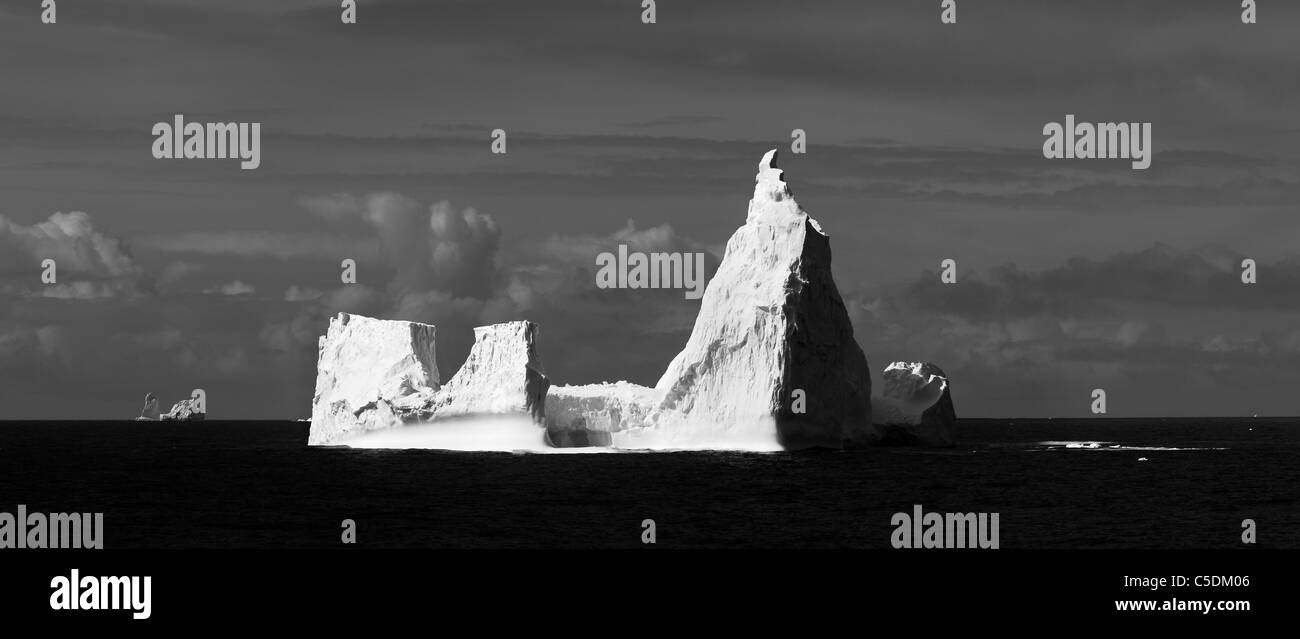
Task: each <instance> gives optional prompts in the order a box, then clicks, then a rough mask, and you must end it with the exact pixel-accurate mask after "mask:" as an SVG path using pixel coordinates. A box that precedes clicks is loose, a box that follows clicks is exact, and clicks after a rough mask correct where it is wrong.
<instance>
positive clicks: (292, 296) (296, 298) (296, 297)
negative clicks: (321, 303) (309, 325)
mask: <svg viewBox="0 0 1300 639" xmlns="http://www.w3.org/2000/svg"><path fill="white" fill-rule="evenodd" d="M324 294H325V293H323V292H322V291H320V290H318V289H314V288H309V287H300V286H298V285H296V284H295V285H293V286H290V287H289V288H288V289H286V290H285V291H284V301H286V302H310V301H312V300H317V299H320V297H321V296H322V295H324Z"/></svg>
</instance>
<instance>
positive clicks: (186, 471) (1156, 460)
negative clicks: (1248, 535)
mask: <svg viewBox="0 0 1300 639" xmlns="http://www.w3.org/2000/svg"><path fill="white" fill-rule="evenodd" d="M307 428H308V425H307V424H305V423H292V422H207V423H199V424H175V423H136V422H40V423H21V422H0V512H11V513H12V512H15V510H16V508H17V505H18V504H25V505H26V506H27V508H28V511H29V512H103V513H104V521H105V523H104V528H105V533H104V537H105V547H106V548H146V549H151V548H303V547H337V546H338V545H339V535H340V532H341V531H340V522H341V521H342V520H343V519H353V520H355V521H356V522H357V532H358V545H360V546H364V547H386V548H413V547H420V548H445V547H454V548H461V547H491V548H503V547H541V548H556V547H559V548H570V547H571V548H591V547H636V546H640V545H641V541H640V538H641V531H642V529H641V522H642V520H644V519H654V520H655V523H656V529H657V538H658V539H657V541H658V545H659V547H661V548H662V547H711V548H725V547H765V548H790V547H796V548H888V547H889V539H890V533H891V532H892V530H893V527H892V526H891V525H890V518H891V516H892V514H893V513H895V512H909V513H910V512H911V510H912V507H913V505H914V504H921V505H922V506H923V507H924V509H925V510H926V511H927V512H930V511H937V512H997V513H999V517H1000V543H1001V547H1003V548H1243V547H1244V546H1243V544H1242V543H1241V539H1240V535H1241V521H1242V520H1243V519H1247V518H1250V519H1254V520H1255V522H1256V523H1257V526H1258V535H1259V543H1258V544H1257V546H1258V547H1264V548H1300V419H1233V420H1224V419H1182V420H1050V421H1049V420H1014V421H1007V420H1001V421H998V420H963V421H962V422H961V423H960V432H961V434H962V439H963V441H964V443H963V444H962V445H960V446H958V447H957V448H955V449H951V450H919V449H901V448H893V449H874V450H866V451H849V452H829V451H811V452H797V453H722V452H671V453H617V454H592V455H585V454H570V455H548V454H514V453H464V452H446V451H432V450H409V451H404V450H352V449H342V448H309V447H307V446H306V445H305V442H306V440H307ZM1089 442H1095V447H1092V446H1093V444H1091V443H1089ZM1151 448H1165V449H1172V450H1151ZM1140 458H1146V460H1145V461H1141V460H1140Z"/></svg>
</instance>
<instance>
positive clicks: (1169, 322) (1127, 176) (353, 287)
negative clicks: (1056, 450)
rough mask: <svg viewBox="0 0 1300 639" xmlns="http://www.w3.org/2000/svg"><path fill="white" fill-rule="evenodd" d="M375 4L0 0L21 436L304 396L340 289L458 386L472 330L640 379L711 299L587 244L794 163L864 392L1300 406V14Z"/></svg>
mask: <svg viewBox="0 0 1300 639" xmlns="http://www.w3.org/2000/svg"><path fill="white" fill-rule="evenodd" d="M358 4H359V7H358V22H357V24H355V25H344V24H341V23H340V20H339V13H340V9H339V6H338V3H336V2H332V1H323V0H277V1H276V2H264V1H258V0H222V1H220V2H218V1H216V0H191V1H170V2H145V1H140V0H112V1H111V2H108V1H104V0H95V1H90V0H80V1H79V0H63V1H62V2H59V3H58V5H57V7H58V14H57V15H58V22H57V24H53V25H46V24H41V22H40V17H39V16H40V3H39V2H35V1H33V0H0V79H3V81H0V419H116V418H131V417H134V416H135V415H137V414H138V413H139V410H140V408H141V406H142V405H143V397H144V395H145V394H146V393H150V392H152V393H155V394H157V395H158V396H159V397H160V398H161V399H162V403H163V404H164V405H165V406H167V405H170V404H171V403H172V402H174V401H177V400H179V399H182V398H185V397H187V396H188V395H189V393H190V390H191V389H193V388H202V389H204V390H205V392H206V393H207V398H208V409H209V416H210V417H212V418H225V419H293V418H299V417H305V416H307V415H308V414H309V413H310V406H311V398H312V393H313V388H314V383H315V358H316V343H317V338H318V337H319V336H320V335H321V334H323V333H324V331H325V329H326V327H327V325H328V319H329V317H330V316H331V315H333V314H335V313H338V312H354V313H362V314H366V315H372V316H378V317H386V318H395V319H407V320H416V321H422V322H429V323H434V324H436V325H437V326H438V340H439V341H438V360H439V368H440V369H441V370H442V372H443V376H444V378H448V377H450V375H451V373H452V372H454V371H455V370H456V369H457V368H458V367H459V365H460V363H461V362H462V361H463V359H464V357H465V355H466V354H467V352H468V349H469V346H470V344H471V343H472V328H473V327H474V326H478V325H483V324H488V323H493V322H499V321H506V320H512V319H530V320H533V321H535V322H537V323H538V325H539V327H540V330H539V340H540V345H539V348H540V352H541V356H542V360H543V363H544V365H545V367H546V372H547V373H548V375H549V376H550V377H551V379H552V381H553V383H557V384H577V383H590V382H596V381H602V380H618V379H627V380H629V381H633V382H638V383H642V384H653V383H654V382H655V381H656V380H657V379H658V377H659V375H660V374H661V373H662V372H663V370H664V368H665V367H666V366H667V364H668V362H669V360H670V359H671V358H672V356H673V355H674V354H675V353H676V352H677V351H678V350H680V348H681V347H682V345H684V344H685V342H686V338H687V336H688V335H689V333H690V328H691V325H692V323H693V320H694V317H695V313H696V311H697V309H698V308H699V302H698V301H692V300H687V299H684V296H683V295H682V294H681V291H643V290H642V291H628V290H604V289H598V288H596V286H595V279H594V274H595V256H596V255H597V254H598V253H600V252H603V251H612V250H615V247H616V246H617V245H618V244H619V243H625V244H629V245H630V246H632V247H635V248H637V249H639V250H644V251H704V252H707V253H708V255H709V264H710V265H711V268H715V267H716V264H717V261H718V260H719V259H720V258H721V257H722V253H723V248H724V246H725V244H726V240H727V238H728V237H729V236H730V234H731V233H732V232H733V231H734V230H735V229H736V228H737V227H738V226H740V225H741V224H743V222H744V216H745V211H746V203H747V200H748V197H749V195H750V194H751V192H752V189H753V178H754V173H755V170H756V168H757V162H758V160H759V158H760V157H761V156H762V154H763V153H764V152H765V151H766V150H768V149H771V148H778V149H781V159H780V162H781V167H782V168H783V169H784V170H785V174H786V180H787V181H788V182H789V184H790V185H791V187H792V189H793V191H794V194H795V196H796V198H797V199H798V201H799V202H800V204H801V205H802V206H803V207H804V208H805V209H806V210H807V211H808V212H809V214H811V215H812V216H813V217H815V218H816V219H817V220H818V221H819V222H820V224H821V225H822V227H823V228H824V229H825V230H826V231H827V232H828V233H829V234H830V236H831V247H832V251H833V252H834V260H835V261H834V274H835V279H836V283H837V284H838V286H839V289H840V291H841V294H842V295H843V297H844V298H845V304H846V306H847V308H848V310H849V313H850V317H851V318H852V320H853V324H854V331H855V336H856V338H857V340H858V342H859V343H860V344H861V345H862V347H863V349H864V351H865V353H866V355H867V358H868V361H869V362H870V365H871V368H872V369H873V371H875V373H876V382H877V383H879V372H880V371H882V370H883V369H884V368H885V366H887V365H888V364H889V363H890V362H892V361H895V360H907V361H923V360H924V361H931V362H934V363H936V364H938V365H939V366H940V367H942V368H943V369H944V370H945V371H946V372H947V373H948V375H949V378H950V381H951V385H952V386H951V388H952V394H953V400H954V404H955V406H956V408H957V412H958V415H959V416H963V417H1053V416H1087V415H1089V414H1090V413H1089V409H1090V407H1091V405H1092V397H1091V393H1092V390H1093V389H1095V388H1102V389H1105V390H1106V391H1107V397H1108V415H1109V416H1196V415H1229V416H1236V415H1249V414H1254V413H1258V414H1260V415H1296V414H1300V405H1297V400H1296V399H1295V398H1294V393H1292V392H1290V389H1291V388H1294V387H1295V386H1296V385H1297V384H1300V321H1297V320H1300V248H1298V247H1297V242H1296V241H1295V240H1296V239H1297V238H1300V216H1298V215H1297V213H1298V211H1297V205H1296V203H1297V202H1298V201H1300V198H1297V195H1300V171H1298V168H1300V153H1298V152H1297V150H1296V146H1297V143H1300V125H1297V121H1296V113H1297V108H1296V107H1297V105H1300V82H1297V81H1296V77H1297V74H1296V71H1297V68H1298V67H1297V65H1298V64H1300V40H1298V39H1297V38H1295V35H1294V34H1295V33H1296V30H1297V29H1300V6H1296V5H1295V3H1262V4H1264V5H1265V6H1263V7H1261V8H1260V13H1259V18H1258V20H1259V22H1258V23H1257V24H1253V25H1244V24H1242V23H1241V21H1240V12H1241V9H1240V8H1239V3H1238V2H1235V1H1233V2H1217V1H1216V2H1208V1H1207V2H1180V1H1172V0H1170V1H1159V0H1154V1H1145V2H1119V1H1115V0H1097V1H1089V2H1079V1H1077V0H1069V1H1064V0H1061V1H1055V0H1047V1H1037V2H1033V3H1029V2H1022V1H1016V0H980V1H979V2H968V1H965V0H959V2H958V5H959V6H958V22H957V24H953V25H944V24H941V23H940V21H939V3H938V2H937V1H936V2H929V1H926V2H915V1H911V0H882V1H864V0H844V1H841V0H803V1H801V2H793V1H779V0H743V1H742V0H709V1H696V0H692V1H690V2H687V1H685V0H662V1H660V2H658V4H657V7H656V9H657V16H656V17H657V22H656V23H655V24H651V25H647V24H643V23H642V22H641V13H642V8H641V6H640V5H641V3H640V2H639V0H551V1H548V2H530V1H529V2H526V1H522V0H511V1H505V0H474V1H453V0H447V1H413V0H361V1H360V2H359V3H358ZM175 114H183V115H184V116H185V117H186V119H187V120H190V121H213V122H218V121H219V122H228V121H230V122H234V121H238V122H259V123H261V130H262V137H261V156H262V163H261V166H260V167H259V168H258V169H256V170H252V171H246V170H241V169H240V168H239V163H238V162H237V161H234V160H191V161H178V160H158V159H155V158H154V157H153V156H152V155H151V153H150V149H151V146H152V143H153V136H152V134H151V129H152V127H153V125H154V123H156V122H160V121H167V122H170V121H171V119H172V117H173V116H174V115H175ZM1066 114H1074V115H1075V116H1076V118H1077V119H1078V120H1079V121H1087V122H1111V121H1116V122H1150V123H1151V125H1152V131H1153V144H1154V152H1155V155H1154V159H1153V162H1152V164H1151V168H1149V169H1147V170H1141V171H1138V170H1133V169H1131V168H1130V165H1129V163H1128V162H1127V161H1123V160H1116V161H1108V160H1049V159H1045V158H1044V157H1043V155H1042V144H1043V141H1044V137H1043V133H1042V129H1043V126H1044V124H1046V123H1048V122H1060V121H1063V120H1064V118H1065V116H1066ZM796 128H798V129H803V130H805V131H806V132H807V139H808V148H807V153H806V154H802V155H795V154H792V153H791V152H790V142H791V138H790V135H791V131H792V130H793V129H796ZM494 129H502V130H504V131H506V133H507V136H508V137H507V140H508V147H507V148H508V152H507V153H506V154H504V155H494V154H492V153H491V150H490V146H491V142H492V140H491V132H492V131H493V130H494ZM345 258H351V259H354V260H356V262H357V265H358V268H357V271H358V282H357V283H356V284H349V285H344V284H342V283H341V282H340V278H339V275H340V262H341V260H343V259H345ZM1246 258H1249V259H1253V260H1255V261H1256V263H1257V269H1258V281H1257V283H1255V284H1252V285H1246V284H1243V283H1242V282H1241V280H1240V264H1241V261H1242V260H1243V259H1246ZM45 259H54V260H56V263H57V265H58V281H57V282H56V283H54V284H46V283H43V282H42V281H41V279H40V276H41V272H42V269H41V263H42V261H43V260H45ZM945 259H953V260H955V261H956V263H957V276H958V281H957V283H956V284H949V285H945V284H942V283H941V282H940V280H939V271H940V263H941V262H942V261H943V260H945Z"/></svg>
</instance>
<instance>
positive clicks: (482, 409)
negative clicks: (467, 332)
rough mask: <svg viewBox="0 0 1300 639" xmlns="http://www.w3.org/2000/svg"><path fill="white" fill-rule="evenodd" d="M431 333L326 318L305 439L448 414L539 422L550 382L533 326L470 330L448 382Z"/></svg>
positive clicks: (411, 325) (416, 327)
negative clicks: (467, 346)
mask: <svg viewBox="0 0 1300 639" xmlns="http://www.w3.org/2000/svg"><path fill="white" fill-rule="evenodd" d="M436 333H437V329H436V328H434V327H433V326H431V325H429V324H420V323H418V322H406V321H399V320H380V319H372V318H369V317H363V316H360V315H351V314H348V313H339V314H338V315H337V316H336V317H334V318H331V319H330V327H329V331H328V332H327V333H326V334H325V335H324V336H323V337H321V339H320V348H319V357H318V361H317V371H316V395H315V398H314V399H313V402H312V418H311V430H310V432H309V434H308V440H307V441H308V443H309V444H335V443H341V442H343V441H345V440H347V439H350V438H354V437H357V436H359V435H362V434H365V433H368V432H372V431H376V430H383V429H387V428H393V427H397V426H404V425H412V424H425V423H429V422H435V421H438V420H446V419H448V418H451V417H464V416H473V415H509V414H522V415H526V416H529V417H530V418H531V419H532V420H533V421H536V422H540V421H541V418H542V415H543V413H544V410H545V408H544V406H545V401H546V390H547V388H548V387H549V386H550V381H549V380H547V378H546V376H545V374H543V373H542V368H541V361H540V359H539V358H538V357H537V349H536V346H535V342H534V340H535V337H536V333H537V327H536V326H535V325H534V324H532V323H531V322H507V323H505V324H496V325H493V326H484V327H480V328H477V329H475V337H476V339H475V342H474V347H473V348H472V349H471V350H470V354H469V358H468V359H467V360H466V361H465V364H464V365H463V366H462V367H461V369H460V371H458V372H457V373H456V375H455V376H453V377H452V379H451V380H450V381H449V382H447V384H446V385H445V386H444V385H441V384H440V379H439V375H438V365H437V363H436V362H435V354H436V348H435V336H436ZM538 438H539V441H540V438H541V434H540V432H539V435H538Z"/></svg>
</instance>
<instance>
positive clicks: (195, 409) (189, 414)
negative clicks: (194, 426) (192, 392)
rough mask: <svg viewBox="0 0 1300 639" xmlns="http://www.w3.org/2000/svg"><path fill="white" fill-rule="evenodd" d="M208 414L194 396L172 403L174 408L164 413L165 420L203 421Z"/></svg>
mask: <svg viewBox="0 0 1300 639" xmlns="http://www.w3.org/2000/svg"><path fill="white" fill-rule="evenodd" d="M204 417H206V414H205V413H204V411H203V410H202V408H201V407H200V405H199V401H198V400H197V399H194V398H190V399H182V400H181V401H179V402H176V403H175V404H173V405H172V409H171V410H169V411H167V412H166V413H164V414H163V416H162V419H163V421H165V422H201V421H203V418H204Z"/></svg>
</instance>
